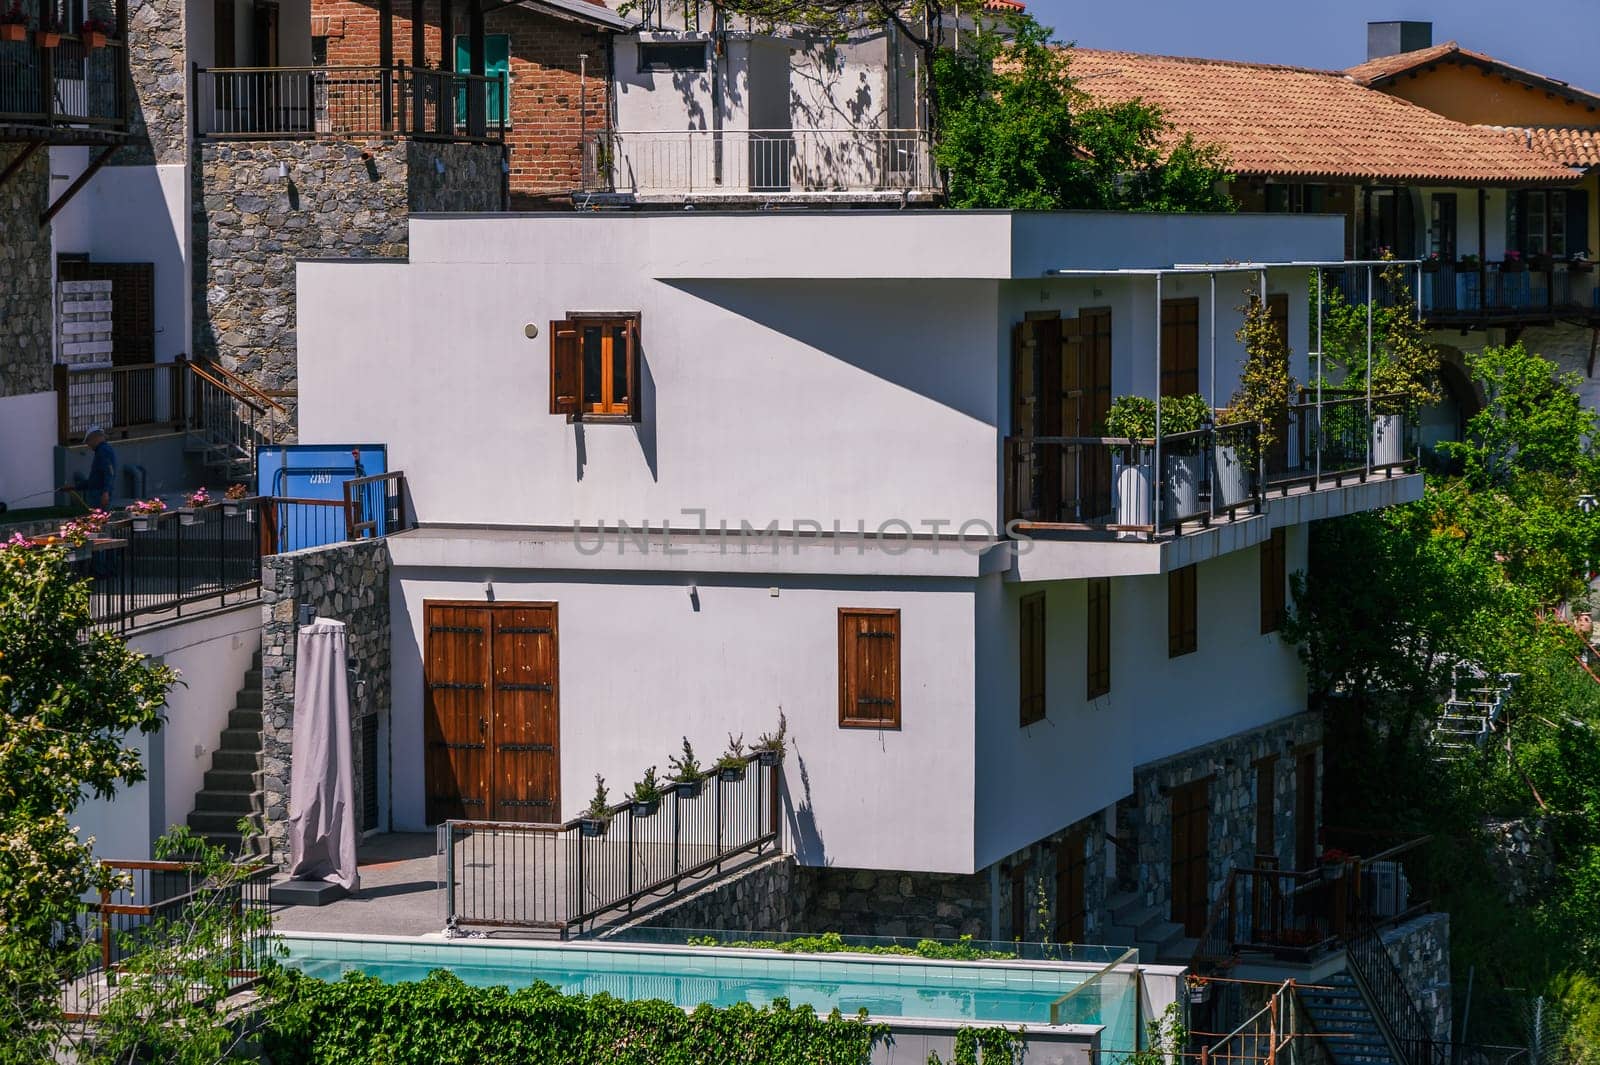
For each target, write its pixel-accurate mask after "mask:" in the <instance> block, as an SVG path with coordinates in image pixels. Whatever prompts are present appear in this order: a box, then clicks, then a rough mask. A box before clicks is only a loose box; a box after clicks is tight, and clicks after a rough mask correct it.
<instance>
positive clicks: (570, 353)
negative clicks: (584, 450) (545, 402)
mask: <svg viewBox="0 0 1600 1065" xmlns="http://www.w3.org/2000/svg"><path fill="white" fill-rule="evenodd" d="M582 395H583V359H582V358H581V357H580V356H579V350H578V327H577V325H575V324H574V323H572V322H565V321H556V322H551V323H550V413H551V414H577V413H578V399H579V397H581V396H582Z"/></svg>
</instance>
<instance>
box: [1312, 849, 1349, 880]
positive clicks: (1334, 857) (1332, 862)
mask: <svg viewBox="0 0 1600 1065" xmlns="http://www.w3.org/2000/svg"><path fill="white" fill-rule="evenodd" d="M1352 857H1353V855H1350V854H1346V853H1345V852H1344V851H1342V850H1339V849H1338V848H1336V847H1330V848H1328V849H1327V850H1325V851H1323V852H1322V854H1321V855H1320V856H1319V857H1318V858H1317V861H1318V863H1319V864H1320V865H1321V866H1322V879H1324V880H1338V879H1339V878H1340V877H1342V876H1344V867H1345V865H1347V864H1348V863H1349V861H1350V859H1351V858H1352Z"/></svg>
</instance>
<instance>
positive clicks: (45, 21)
mask: <svg viewBox="0 0 1600 1065" xmlns="http://www.w3.org/2000/svg"><path fill="white" fill-rule="evenodd" d="M63 32H64V31H63V28H62V25H61V16H60V15H58V14H56V8H55V5H54V4H50V5H47V6H46V7H45V9H44V11H42V12H41V13H40V15H39V28H38V29H36V30H34V32H33V43H34V44H37V45H38V46H39V47H40V48H58V47H60V45H61V34H62V33H63Z"/></svg>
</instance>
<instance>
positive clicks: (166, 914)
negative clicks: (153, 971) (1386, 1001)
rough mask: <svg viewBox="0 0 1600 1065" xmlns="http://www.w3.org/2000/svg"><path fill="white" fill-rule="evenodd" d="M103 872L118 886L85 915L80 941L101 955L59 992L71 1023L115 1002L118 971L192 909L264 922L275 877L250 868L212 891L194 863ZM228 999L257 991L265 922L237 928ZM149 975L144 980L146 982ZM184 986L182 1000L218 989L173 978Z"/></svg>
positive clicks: (123, 864)
mask: <svg viewBox="0 0 1600 1065" xmlns="http://www.w3.org/2000/svg"><path fill="white" fill-rule="evenodd" d="M100 864H101V865H102V866H104V867H105V868H106V869H107V870H109V871H112V872H114V873H116V874H118V875H119V876H120V877H121V878H122V882H121V885H120V886H119V887H117V888H116V889H115V890H110V889H108V890H104V891H102V892H101V893H100V898H99V900H98V901H97V902H94V903H91V904H90V907H89V917H90V919H89V921H88V922H87V924H86V926H85V928H84V933H85V934H86V935H87V936H88V937H89V938H90V940H91V942H93V943H94V945H95V946H96V947H98V949H97V950H96V951H95V952H94V953H93V954H92V955H90V956H89V963H88V965H87V966H86V967H85V968H84V969H83V970H82V971H81V972H79V973H77V974H76V976H75V978H74V979H72V980H69V981H68V982H67V983H66V984H65V986H64V987H63V988H62V1001H61V1007H62V1013H63V1014H64V1015H65V1016H66V1017H68V1018H69V1019H81V1018H86V1017H93V1016H95V1015H96V1014H98V1013H99V1012H100V1010H101V1009H102V1008H103V1007H104V1006H105V1005H106V1002H107V1000H108V999H109V998H110V997H111V996H112V995H113V994H115V989H116V985H117V980H118V970H119V968H120V966H121V965H122V963H123V962H124V960H125V959H126V958H127V957H128V956H129V955H130V954H131V953H132V952H134V951H136V950H138V949H139V948H140V947H141V946H144V945H155V946H158V947H159V946H163V945H167V944H170V942H171V940H172V939H173V938H175V937H176V936H178V935H180V934H181V932H182V930H183V922H184V918H185V915H186V914H188V913H191V912H192V910H191V907H193V906H196V905H201V906H207V907H223V908H226V909H228V910H230V911H232V913H233V914H234V915H235V916H236V917H238V916H241V915H248V914H260V915H264V914H265V912H266V909H267V889H268V886H269V885H270V883H271V880H272V874H273V869H272V867H271V866H270V865H266V864H265V863H259V862H251V863H248V864H247V865H246V866H245V867H244V868H242V869H241V870H240V874H239V875H238V876H237V877H234V878H232V879H231V880H230V882H227V883H223V884H217V883H216V882H214V881H211V880H207V879H206V878H205V877H203V876H202V875H201V873H200V871H199V869H198V867H197V866H195V865H194V864H192V863H188V862H178V861H103V862H101V863H100ZM226 949H227V951H228V957H227V959H226V964H227V970H228V975H227V985H226V989H225V993H226V994H233V993H234V992H236V991H241V990H244V989H245V988H247V987H249V986H251V985H252V984H254V983H256V982H257V981H258V980H259V979H260V978H261V975H262V972H263V971H264V969H265V968H266V962H267V960H268V959H269V958H270V956H271V951H272V930H271V926H270V924H269V923H268V922H267V921H265V920H264V919H259V918H258V919H246V920H240V921H237V925H236V934H235V935H234V936H233V937H232V938H231V940H230V941H229V942H228V944H227V948H226ZM146 975H148V974H146ZM172 979H173V980H174V981H181V982H182V983H183V985H184V986H183V988H182V991H183V994H184V997H185V998H186V999H187V1000H188V1001H190V1002H192V1003H200V1002H204V1001H205V1000H206V998H207V996H208V995H211V994H214V993H215V992H216V990H217V989H215V988H212V987H207V986H204V985H201V984H196V983H193V982H192V981H189V980H187V979H186V977H185V974H183V973H173V974H172Z"/></svg>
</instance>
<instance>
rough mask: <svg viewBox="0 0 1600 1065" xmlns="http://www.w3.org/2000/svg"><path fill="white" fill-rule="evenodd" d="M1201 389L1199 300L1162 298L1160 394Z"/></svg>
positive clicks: (1169, 394)
mask: <svg viewBox="0 0 1600 1065" xmlns="http://www.w3.org/2000/svg"><path fill="white" fill-rule="evenodd" d="M1198 391H1200V301H1199V300H1198V299H1195V298H1193V297H1191V298H1188V299H1176V300H1162V301H1161V394H1162V395H1163V396H1187V395H1190V394H1192V393H1195V392H1198Z"/></svg>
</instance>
